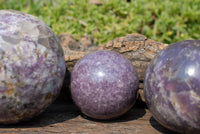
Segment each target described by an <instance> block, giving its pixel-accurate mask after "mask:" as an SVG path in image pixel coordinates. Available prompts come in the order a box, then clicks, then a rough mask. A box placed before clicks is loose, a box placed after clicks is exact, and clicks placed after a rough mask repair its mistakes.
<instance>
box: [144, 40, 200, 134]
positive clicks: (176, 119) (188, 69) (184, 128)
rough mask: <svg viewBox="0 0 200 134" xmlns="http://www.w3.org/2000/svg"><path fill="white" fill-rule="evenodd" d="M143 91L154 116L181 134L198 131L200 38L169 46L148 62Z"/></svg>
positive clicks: (199, 126)
mask: <svg viewBox="0 0 200 134" xmlns="http://www.w3.org/2000/svg"><path fill="white" fill-rule="evenodd" d="M144 94H145V99H146V103H147V106H148V108H149V110H150V111H151V112H152V114H153V116H154V118H155V119H156V120H157V121H158V122H160V123H161V124H162V125H163V126H165V127H167V128H169V129H171V130H174V131H177V132H181V133H190V134H197V133H200V41H199V40H186V41H182V42H178V43H175V44H172V45H170V46H169V47H167V48H166V49H165V50H163V51H161V52H160V53H159V54H158V55H157V56H156V57H155V58H154V59H153V60H152V61H151V63H150V65H149V67H148V69H147V72H146V76H145V88H144Z"/></svg>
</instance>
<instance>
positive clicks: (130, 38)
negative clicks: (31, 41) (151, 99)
mask: <svg viewBox="0 0 200 134" xmlns="http://www.w3.org/2000/svg"><path fill="white" fill-rule="evenodd" d="M58 38H59V39H60V42H61V45H62V47H63V48H64V52H65V61H66V65H67V66H68V71H69V72H71V71H72V69H73V67H74V65H75V64H76V62H77V61H78V60H79V59H81V58H82V57H83V56H85V55H86V54H88V53H91V52H94V51H96V50H102V49H104V50H111V51H115V52H118V53H120V54H122V55H123V56H125V57H126V58H127V59H128V60H130V61H131V62H132V64H133V65H134V67H135V68H136V70H137V73H138V76H139V89H140V90H139V93H140V96H141V97H140V98H141V99H142V100H143V101H145V100H144V95H143V91H142V90H143V80H144V75H145V72H146V69H147V67H148V65H149V63H150V61H151V59H152V58H153V57H154V56H155V55H156V54H157V53H158V52H159V51H160V50H162V49H164V48H165V47H167V46H168V44H163V43H160V42H156V41H153V40H151V39H148V38H147V37H145V36H144V35H141V34H135V33H134V34H128V35H126V36H124V37H119V38H116V39H114V40H112V41H109V42H108V43H106V44H105V45H104V46H95V45H94V44H93V43H92V41H91V43H90V45H84V43H82V42H78V41H76V40H75V39H74V38H73V37H72V36H71V35H69V34H66V33H64V34H60V35H58ZM88 42H89V41H88ZM73 44H74V46H76V49H73V48H71V47H70V46H73ZM87 44H89V43H87ZM83 46H86V47H85V48H84V49H83V48H82V47H83ZM87 46H88V47H87ZM83 50H84V51H83ZM69 74H70V73H69ZM68 77H69V76H68Z"/></svg>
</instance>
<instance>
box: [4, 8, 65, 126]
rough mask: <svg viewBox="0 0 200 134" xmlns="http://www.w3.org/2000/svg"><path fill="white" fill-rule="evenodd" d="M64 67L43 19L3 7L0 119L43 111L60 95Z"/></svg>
mask: <svg viewBox="0 0 200 134" xmlns="http://www.w3.org/2000/svg"><path fill="white" fill-rule="evenodd" d="M65 69H66V67H65V61H64V58H63V54H62V49H61V47H60V45H59V44H58V41H57V39H56V36H55V35H54V33H53V32H52V31H51V29H50V28H49V27H48V26H47V25H45V23H44V22H42V21H40V20H39V19H38V18H36V17H34V16H31V15H28V14H25V13H22V12H18V11H13V10H0V123H16V122H19V121H21V120H27V119H29V118H31V117H33V116H34V115H38V114H39V113H41V112H42V111H43V110H44V109H45V108H46V107H47V106H49V104H50V103H51V102H52V101H53V100H54V99H55V97H56V96H57V95H58V93H59V91H60V88H61V86H62V83H63V79H64V74H65Z"/></svg>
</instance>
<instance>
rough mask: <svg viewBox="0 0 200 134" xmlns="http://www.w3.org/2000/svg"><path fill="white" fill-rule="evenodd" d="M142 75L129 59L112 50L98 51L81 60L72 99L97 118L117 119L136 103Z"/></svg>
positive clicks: (76, 67) (86, 112) (73, 79)
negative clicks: (139, 78)
mask: <svg viewBox="0 0 200 134" xmlns="http://www.w3.org/2000/svg"><path fill="white" fill-rule="evenodd" d="M137 91H138V76H137V73H136V70H135V69H134V67H133V65H132V64H131V62H130V61H129V60H127V59H126V58H125V57H123V56H122V55H120V54H118V53H116V52H112V51H105V50H101V51H96V52H93V53H91V54H88V55H86V56H85V57H83V58H82V59H81V60H79V61H78V62H77V63H76V65H75V66H74V69H73V71H72V73H71V94H72V99H73V100H74V102H75V103H76V105H77V106H78V107H79V108H80V109H81V111H82V112H83V113H84V114H86V115H88V116H89V117H92V118H95V119H111V118H116V117H118V116H120V115H122V114H124V113H125V112H127V111H128V110H129V109H130V108H131V107H132V106H133V104H134V103H135V101H136V96H137Z"/></svg>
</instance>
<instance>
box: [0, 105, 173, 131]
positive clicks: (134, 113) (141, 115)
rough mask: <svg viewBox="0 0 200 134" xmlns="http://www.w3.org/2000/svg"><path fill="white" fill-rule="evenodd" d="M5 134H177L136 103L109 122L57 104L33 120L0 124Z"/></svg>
mask: <svg viewBox="0 0 200 134" xmlns="http://www.w3.org/2000/svg"><path fill="white" fill-rule="evenodd" d="M0 133H6V134H8V133H9V134H38V133H42V134H49V133H63V134H64V133H71V134H161V133H165V134H175V133H174V132H172V131H170V130H168V129H165V128H164V127H162V126H161V125H160V124H159V123H157V122H156V121H155V120H154V119H153V118H152V115H151V113H150V112H149V110H148V109H147V108H146V107H145V106H144V104H142V105H141V104H138V103H137V104H136V105H135V106H134V107H133V108H132V109H131V110H130V111H129V112H128V113H127V114H125V115H123V116H121V117H120V118H117V119H114V120H110V121H98V120H93V119H91V118H88V117H87V116H85V115H83V114H81V112H80V111H79V110H78V108H77V107H76V106H75V105H74V104H72V103H68V104H67V103H54V104H52V105H51V106H50V107H49V108H48V109H47V110H46V111H45V112H44V113H42V114H41V115H39V116H37V117H35V118H33V119H32V120H30V121H27V122H22V123H19V124H15V125H0Z"/></svg>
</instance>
